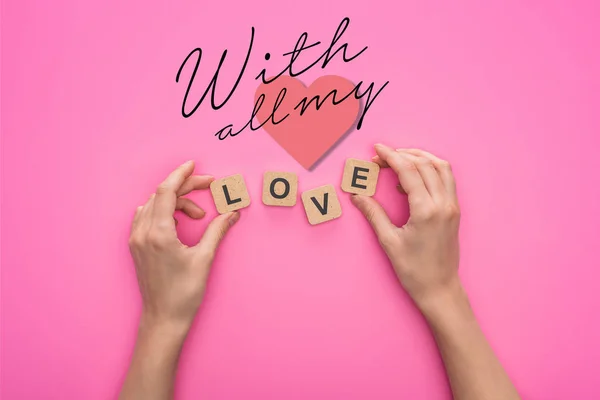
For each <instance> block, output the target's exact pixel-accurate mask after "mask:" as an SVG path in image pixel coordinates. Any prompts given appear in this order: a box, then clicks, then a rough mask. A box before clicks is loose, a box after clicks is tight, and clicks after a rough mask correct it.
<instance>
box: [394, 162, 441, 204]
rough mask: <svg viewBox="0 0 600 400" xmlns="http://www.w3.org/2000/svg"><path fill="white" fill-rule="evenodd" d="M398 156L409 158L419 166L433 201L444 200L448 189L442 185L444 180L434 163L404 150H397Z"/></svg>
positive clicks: (418, 168)
mask: <svg viewBox="0 0 600 400" xmlns="http://www.w3.org/2000/svg"><path fill="white" fill-rule="evenodd" d="M396 151H397V152H398V154H400V155H402V156H404V157H406V158H408V159H409V160H410V161H411V162H413V163H414V164H415V165H416V166H417V170H418V171H419V174H420V175H421V178H423V182H424V183H425V187H426V188H427V191H428V192H429V194H430V195H431V197H432V198H433V199H437V200H439V199H443V198H444V197H445V194H446V189H445V188H444V184H443V183H442V178H440V175H439V173H438V171H437V169H436V168H435V165H434V164H433V161H432V160H430V159H429V158H427V157H421V156H416V155H414V154H410V153H407V152H405V151H402V150H396Z"/></svg>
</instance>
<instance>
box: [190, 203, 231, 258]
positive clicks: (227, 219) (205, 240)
mask: <svg viewBox="0 0 600 400" xmlns="http://www.w3.org/2000/svg"><path fill="white" fill-rule="evenodd" d="M239 219H240V213H239V211H233V212H230V213H227V214H222V215H219V216H218V217H216V218H215V219H213V220H212V221H211V222H210V224H208V227H207V228H206V231H205V232H204V235H203V236H202V239H200V242H198V244H197V245H196V246H195V248H196V249H197V250H199V251H201V252H203V253H204V254H215V252H216V250H217V247H219V243H221V240H223V238H224V237H225V235H226V234H227V231H229V228H231V227H232V226H233V225H234V224H235V223H236V222H237V221H238V220H239Z"/></svg>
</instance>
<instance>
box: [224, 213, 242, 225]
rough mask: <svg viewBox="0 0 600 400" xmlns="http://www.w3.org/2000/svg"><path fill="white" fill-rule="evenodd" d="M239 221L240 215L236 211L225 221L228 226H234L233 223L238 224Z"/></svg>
mask: <svg viewBox="0 0 600 400" xmlns="http://www.w3.org/2000/svg"><path fill="white" fill-rule="evenodd" d="M239 219H240V213H239V212H237V211H234V212H232V213H231V215H230V216H229V219H228V220H227V221H228V222H229V226H233V225H235V223H236V222H238V220H239Z"/></svg>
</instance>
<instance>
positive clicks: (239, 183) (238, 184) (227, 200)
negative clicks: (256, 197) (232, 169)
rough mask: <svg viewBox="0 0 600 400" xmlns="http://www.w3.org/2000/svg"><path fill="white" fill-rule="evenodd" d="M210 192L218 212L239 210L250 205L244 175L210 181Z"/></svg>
mask: <svg viewBox="0 0 600 400" xmlns="http://www.w3.org/2000/svg"><path fill="white" fill-rule="evenodd" d="M210 192H211V193H212V197H213V200H214V201H215V206H216V207H217V211H218V212H219V214H225V213H228V212H230V211H235V210H239V209H241V208H244V207H248V206H249V205H250V195H249V194H248V189H247V188H246V183H245V182H244V177H243V176H242V175H240V174H237V175H231V176H228V177H226V178H222V179H218V180H214V181H212V182H211V184H210Z"/></svg>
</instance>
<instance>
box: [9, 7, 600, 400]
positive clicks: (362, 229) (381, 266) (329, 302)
mask: <svg viewBox="0 0 600 400" xmlns="http://www.w3.org/2000/svg"><path fill="white" fill-rule="evenodd" d="M449 3H450V2H445V1H440V2H431V1H426V2H414V1H400V2H399V1H391V0H390V1H388V2H382V1H369V2H367V3H365V2H362V1H361V2H358V1H356V2H355V1H341V0H340V1H329V2H325V1H322V0H319V1H313V0H309V1H304V2H296V3H294V4H293V5H292V4H286V3H285V2H272V3H267V2H264V1H247V2H246V1H239V2H238V3H237V4H235V5H233V4H231V2H227V1H216V2H212V1H211V2H201V1H198V0H194V1H187V2H167V1H164V2H161V1H154V2H150V1H129V2H123V1H117V0H114V1H113V0H111V1H75V0H72V1H67V0H61V1H43V0H39V1H33V0H12V1H3V2H2V198H1V201H2V278H1V285H2V286H1V289H2V292H1V296H2V297H1V300H2V308H1V318H2V320H1V323H2V326H1V329H2V340H1V344H2V348H1V362H2V365H1V396H2V399H6V400H9V399H106V398H114V397H115V395H116V393H117V392H118V390H119V386H120V384H121V382H122V380H123V376H124V373H125V370H126V366H127V363H128V359H129V357H130V353H131V349H132V346H133V343H134V339H135V331H136V324H137V317H138V314H139V311H140V298H139V294H138V291H137V287H136V280H135V275H134V270H133V265H132V261H131V259H130V257H129V253H128V248H127V237H128V233H129V224H130V220H131V217H132V213H133V211H134V210H135V207H136V206H137V205H139V204H141V203H142V202H144V201H145V199H146V198H147V196H148V195H149V194H150V193H151V192H152V191H153V190H154V188H155V186H156V185H157V184H158V183H159V182H160V181H161V180H162V179H163V177H164V176H165V175H166V174H167V173H168V172H169V171H170V170H171V169H173V168H174V167H175V166H177V165H178V164H180V163H181V162H183V161H185V160H187V159H194V160H196V162H197V164H198V166H199V167H198V170H199V171H201V172H204V173H211V174H214V175H215V176H217V177H220V176H225V175H229V174H233V173H238V172H242V173H243V174H244V176H245V179H246V182H247V184H248V185H249V190H250V194H251V196H252V200H253V204H252V205H251V207H250V208H247V209H245V210H243V212H242V218H241V221H240V222H239V224H238V225H237V226H235V228H234V229H233V230H232V231H231V233H230V234H229V236H228V237H227V238H226V240H225V242H224V243H223V246H222V248H221V250H220V253H219V254H218V257H217V260H216V262H215V264H214V270H213V274H212V275H211V278H210V284H209V290H208V293H207V296H206V300H205V303H204V304H203V306H202V309H201V312H200V314H199V316H198V318H197V323H196V325H195V326H194V329H193V331H192V332H191V333H190V335H189V339H188V341H187V343H186V346H185V349H184V354H183V356H182V359H181V365H180V373H179V375H178V382H177V395H178V397H179V398H180V399H198V398H201V399H286V400H293V399H404V398H408V399H447V398H449V397H450V393H449V389H448V385H447V383H446V378H445V375H444V371H443V369H442V365H441V363H440V360H439V356H438V353H437V350H436V348H435V345H434V342H433V340H432V338H431V335H430V333H429V331H428V329H427V327H426V325H425V324H424V321H423V319H422V318H421V316H420V315H419V314H418V313H417V311H416V310H415V308H414V307H413V305H412V304H411V302H410V300H409V299H408V298H407V296H406V295H405V293H404V292H403V291H402V290H401V289H400V287H399V285H398V283H397V282H396V280H395V278H394V275H393V273H392V272H391V269H390V266H389V264H388V261H387V260H386V258H385V256H384V254H383V253H382V252H381V251H380V249H379V247H378V244H377V241H376V239H375V238H374V236H373V234H372V232H371V231H370V229H369V228H368V226H367V223H366V222H365V220H364V219H363V218H362V216H360V215H359V214H358V212H357V211H356V210H355V209H354V208H353V207H352V205H351V204H350V202H349V199H348V197H347V195H345V194H343V193H341V192H339V194H340V196H341V203H342V208H343V213H344V214H343V216H342V217H341V218H340V219H338V220H336V221H334V222H330V223H327V224H323V225H319V226H315V227H311V226H309V225H308V223H307V221H306V217H305V215H304V211H303V209H302V207H301V205H300V204H298V205H297V206H296V207H294V208H268V207H266V206H263V205H262V204H261V202H260V193H261V182H262V173H263V172H264V171H265V170H268V169H279V170H284V171H293V172H297V173H298V174H299V178H300V190H301V191H302V190H306V189H310V188H313V187H316V186H319V185H323V184H327V183H332V184H334V185H336V187H339V184H340V180H341V171H342V167H343V163H344V159H345V158H346V157H358V158H367V157H370V156H372V155H373V151H372V144H373V143H376V142H384V143H388V144H390V145H392V146H396V147H400V146H402V147H405V146H415V147H421V148H425V149H428V150H430V151H432V152H434V153H436V154H439V155H440V156H442V157H445V158H447V159H449V160H450V161H451V162H452V164H453V166H454V170H455V172H456V176H457V180H458V184H459V190H460V200H461V204H462V208H463V215H464V217H463V223H462V227H461V245H462V248H461V250H462V262H461V274H462V278H463V281H464V284H465V286H466V287H467V290H468V292H469V294H470V296H471V299H472V303H473V306H474V308H475V310H476V313H477V314H478V317H479V319H480V321H481V324H482V326H483V329H484V330H485V332H486V334H487V336H488V337H489V340H490V341H491V343H492V345H493V347H494V348H495V349H496V350H497V353H498V355H499V357H500V358H501V360H502V362H503V363H504V365H505V366H506V368H507V369H508V371H509V373H510V375H511V376H512V378H513V379H514V381H515V383H516V385H517V387H518V388H519V390H520V391H521V392H522V394H523V395H524V397H525V398H530V399H546V400H548V399H592V398H600V384H599V383H598V375H597V374H598V371H599V370H600V346H599V344H598V338H600V321H599V320H598V309H599V307H600V290H599V285H598V280H599V279H600V255H599V252H598V249H599V247H600V246H599V244H600V243H598V237H599V226H600V212H599V211H598V204H599V198H598V197H599V194H600V189H599V187H600V179H599V178H598V171H600V157H599V156H598V149H599V145H600V139H599V135H598V132H599V128H600V118H599V116H598V110H600V94H599V93H600V78H599V73H598V71H599V70H600V56H599V54H600V53H599V52H598V43H599V28H598V16H599V15H600V6H599V5H598V4H599V3H598V2H594V1H563V2H555V1H553V2H547V1H513V0H510V1H502V2H496V3H497V4H492V2H481V1H466V2H452V3H454V4H449ZM459 3H460V4H459ZM344 16H348V17H350V18H351V24H350V27H349V29H348V31H347V32H346V35H345V36H344V39H345V40H348V41H349V42H350V46H349V47H350V50H351V51H352V50H354V51H358V50H359V49H361V48H362V47H363V46H365V45H368V46H369V49H368V50H367V51H366V52H365V53H364V54H363V55H362V56H360V57H359V58H358V59H356V60H355V61H353V62H351V63H349V64H344V63H342V62H340V60H339V58H337V61H333V62H332V63H331V64H330V65H329V66H328V67H327V68H326V69H325V70H320V69H313V70H311V71H310V72H308V73H306V74H304V75H302V77H301V79H302V80H303V81H304V82H306V83H310V82H312V81H313V80H314V79H316V78H317V77H318V76H320V75H322V74H338V75H341V76H344V77H346V78H348V79H350V80H352V81H353V82H358V81H361V80H364V81H366V82H367V83H370V82H372V81H375V82H376V86H377V87H378V86H380V85H381V84H383V83H384V82H385V81H386V80H390V82H391V83H390V84H389V86H388V87H387V88H386V89H385V90H384V91H383V92H382V94H381V95H380V97H379V98H378V99H377V100H376V101H375V103H374V104H373V106H372V107H371V109H370V111H369V113H368V114H367V116H366V118H365V121H364V126H363V128H362V129H361V130H360V131H356V132H353V133H351V134H350V135H349V136H348V137H347V138H346V139H345V140H344V141H343V142H342V143H341V145H339V146H338V147H337V148H336V149H335V151H333V152H332V153H331V154H330V155H329V157H327V158H326V159H325V161H324V162H322V163H321V164H320V165H319V166H318V167H317V168H316V169H315V170H314V171H313V172H307V171H305V170H304V169H303V168H302V167H300V166H299V165H298V164H297V163H296V162H295V161H294V160H293V159H292V158H291V157H289V156H288V155H287V154H286V153H285V152H284V151H283V150H282V149H281V148H279V147H278V146H277V145H276V144H275V142H274V141H273V140H272V139H271V138H270V137H269V136H268V135H267V134H266V133H265V132H263V131H257V132H251V131H249V130H247V131H245V132H243V133H242V134H240V135H239V136H237V137H236V138H233V139H230V140H226V141H223V142H221V141H218V140H216V139H215V138H214V137H213V136H212V134H213V132H215V131H217V130H218V129H220V128H221V127H223V126H225V125H226V124H228V123H234V124H235V126H236V127H239V126H240V124H244V123H245V122H246V121H247V119H248V118H249V116H250V112H251V109H252V99H253V96H254V90H255V88H256V87H257V84H258V83H257V82H256V81H255V80H254V79H253V78H254V76H256V74H258V72H259V71H260V69H262V68H263V67H265V66H267V65H270V68H271V69H270V71H273V72H278V70H279V69H280V68H281V67H282V66H283V65H284V61H283V57H282V56H281V54H283V53H284V52H286V51H290V50H292V48H293V45H294V44H295V42H296V40H297V38H298V36H299V35H300V33H302V32H303V31H305V30H306V31H308V32H309V40H313V41H314V40H321V41H322V42H324V43H327V42H328V41H330V38H331V36H332V35H333V32H334V31H335V28H336V27H337V25H338V24H339V22H340V21H341V19H342V18H343V17H344ZM251 26H255V27H256V29H257V34H256V38H255V39H256V40H255V47H254V54H253V57H252V58H251V60H250V64H249V66H248V72H247V74H246V76H245V77H244V79H243V80H242V82H241V85H240V87H239V89H238V91H237V92H236V93H235V95H234V96H233V98H232V99H231V101H230V102H229V103H228V104H227V105H226V106H225V107H224V108H222V109H221V110H220V111H217V112H215V111H212V110H211V109H210V108H209V107H207V104H204V105H203V106H202V108H201V110H200V111H199V112H197V113H196V114H195V115H194V116H193V117H191V118H189V119H184V118H182V116H181V114H180V107H181V99H182V97H183V93H184V90H185V87H184V85H183V84H176V83H175V74H176V73H177V70H178V68H179V66H180V64H181V62H182V61H183V59H184V57H185V56H186V55H187V54H188V52H189V51H191V50H192V49H193V48H194V47H202V48H203V49H204V51H205V56H204V59H203V61H202V64H201V71H202V72H201V74H200V75H201V76H200V79H206V78H207V77H208V75H209V74H210V73H212V72H213V71H214V68H215V66H216V63H217V61H218V59H219V57H220V55H221V51H222V50H223V49H225V48H227V49H229V52H230V58H228V60H227V68H226V69H225V72H228V74H227V75H226V76H224V79H223V81H222V83H221V85H222V87H223V89H225V88H226V86H227V85H228V84H231V83H233V81H234V79H235V78H234V72H236V71H237V68H238V67H239V65H240V63H241V61H242V60H243V57H244V56H245V50H246V48H247V45H248V42H249V39H250V27H251ZM325 46H326V44H324V45H323V46H321V47H319V48H317V49H315V51H314V52H312V53H310V54H312V55H314V57H315V58H316V57H317V56H318V54H320V53H321V52H322V51H324V49H325ZM267 51H269V52H270V53H271V54H272V58H271V60H270V61H269V62H268V63H270V64H267V62H266V61H265V60H264V58H263V55H264V53H265V52H267ZM303 57H304V56H303ZM313 59H314V58H313V56H308V55H307V56H306V58H304V59H303V60H299V61H301V62H302V63H304V62H307V63H308V62H310V61H312V60H313ZM205 82H206V80H205ZM394 186H395V178H394V177H393V175H392V174H391V172H390V171H384V172H383V173H382V175H381V177H380V183H379V186H378V192H377V195H376V197H377V198H378V199H379V200H380V201H381V202H382V203H384V205H385V206H386V207H387V209H388V210H389V213H390V214H391V216H392V217H393V219H394V220H395V221H397V222H398V223H402V221H404V220H405V219H406V217H407V211H406V201H405V199H404V198H403V197H402V196H401V195H400V194H398V193H397V192H396V190H395V188H394ZM194 198H195V199H197V200H198V201H199V202H200V203H201V204H202V205H203V206H204V207H205V208H206V209H207V211H208V213H209V216H208V217H209V218H207V220H205V221H201V222H199V223H196V222H194V223H192V222H191V221H189V220H187V219H183V221H182V222H181V224H180V228H181V229H180V230H181V235H182V238H183V240H184V241H185V242H188V243H191V242H193V241H194V240H195V239H196V238H198V237H199V235H200V233H201V232H202V230H203V228H204V226H205V225H206V223H207V221H208V219H210V218H212V217H213V216H214V215H215V209H214V205H213V203H212V200H211V199H210V196H209V193H208V192H205V193H200V194H197V195H195V196H194Z"/></svg>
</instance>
